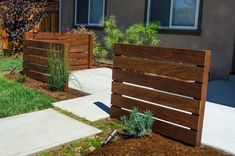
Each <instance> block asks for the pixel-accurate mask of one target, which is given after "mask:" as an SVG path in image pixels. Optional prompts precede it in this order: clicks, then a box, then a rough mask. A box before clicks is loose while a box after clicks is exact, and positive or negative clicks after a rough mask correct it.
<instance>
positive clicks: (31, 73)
mask: <svg viewBox="0 0 235 156" xmlns="http://www.w3.org/2000/svg"><path fill="white" fill-rule="evenodd" d="M23 73H24V74H25V75H26V76H28V77H30V78H32V79H35V80H38V81H42V82H48V76H47V75H46V74H44V73H40V72H36V71H32V70H24V71H23Z"/></svg>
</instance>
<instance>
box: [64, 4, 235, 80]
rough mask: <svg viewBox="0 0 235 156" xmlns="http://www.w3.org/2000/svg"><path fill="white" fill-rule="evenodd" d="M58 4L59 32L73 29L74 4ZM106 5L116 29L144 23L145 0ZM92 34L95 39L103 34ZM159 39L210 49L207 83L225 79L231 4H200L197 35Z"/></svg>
mask: <svg viewBox="0 0 235 156" xmlns="http://www.w3.org/2000/svg"><path fill="white" fill-rule="evenodd" d="M62 1H64V2H63V3H64V5H63V13H62V28H63V27H64V28H65V27H68V26H72V25H73V17H74V16H73V9H74V5H73V2H74V0H62ZM106 5H107V6H106V7H107V16H110V15H115V16H116V18H117V21H118V25H119V27H120V28H124V27H126V26H129V25H132V24H134V23H141V22H142V23H143V22H144V20H145V0H107V4H106ZM96 32H97V33H98V35H99V36H102V34H103V33H102V31H96ZM159 38H160V40H161V44H160V46H165V47H175V48H193V49H210V50H211V51H212V63H211V79H227V78H228V76H229V74H230V72H231V71H232V62H233V61H232V60H233V58H234V57H233V54H234V44H235V0H223V1H221V0H204V4H203V15H202V32H201V34H200V35H175V34H159ZM234 63H235V61H234ZM234 66H235V65H234ZM233 70H235V69H233Z"/></svg>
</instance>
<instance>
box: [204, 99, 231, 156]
mask: <svg viewBox="0 0 235 156" xmlns="http://www.w3.org/2000/svg"><path fill="white" fill-rule="evenodd" d="M202 143H203V144H206V145H209V146H212V147H215V148H218V149H221V150H223V151H226V152H228V153H232V154H234V155H235V108H232V107H227V106H223V105H219V104H216V103H211V102H207V103H206V110H205V116H204V125H203V133H202Z"/></svg>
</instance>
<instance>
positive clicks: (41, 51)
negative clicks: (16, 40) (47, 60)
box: [23, 47, 48, 57]
mask: <svg viewBox="0 0 235 156" xmlns="http://www.w3.org/2000/svg"><path fill="white" fill-rule="evenodd" d="M23 52H24V55H36V56H42V57H47V56H48V50H46V49H38V48H37V49H36V48H32V47H24V48H23Z"/></svg>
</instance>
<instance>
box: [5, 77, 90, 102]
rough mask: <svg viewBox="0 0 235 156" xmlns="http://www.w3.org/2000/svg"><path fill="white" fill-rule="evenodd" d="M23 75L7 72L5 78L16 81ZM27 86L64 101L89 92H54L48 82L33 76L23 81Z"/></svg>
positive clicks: (70, 90) (68, 90)
mask: <svg viewBox="0 0 235 156" xmlns="http://www.w3.org/2000/svg"><path fill="white" fill-rule="evenodd" d="M19 76H22V75H21V74H20V73H15V74H6V75H5V78H6V79H8V80H11V81H15V80H16V78H17V77H19ZM22 84H23V85H24V86H26V87H30V88H33V89H36V90H38V91H39V92H42V93H44V94H45V95H46V96H48V97H51V98H52V99H54V100H55V101H63V100H69V99H74V98H78V97H82V96H86V95H88V94H86V93H83V92H79V91H76V90H73V89H69V88H67V89H65V91H56V92H52V91H50V90H48V84H47V83H43V82H40V81H37V80H34V79H31V78H28V77H27V78H26V81H25V82H23V83H22Z"/></svg>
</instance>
